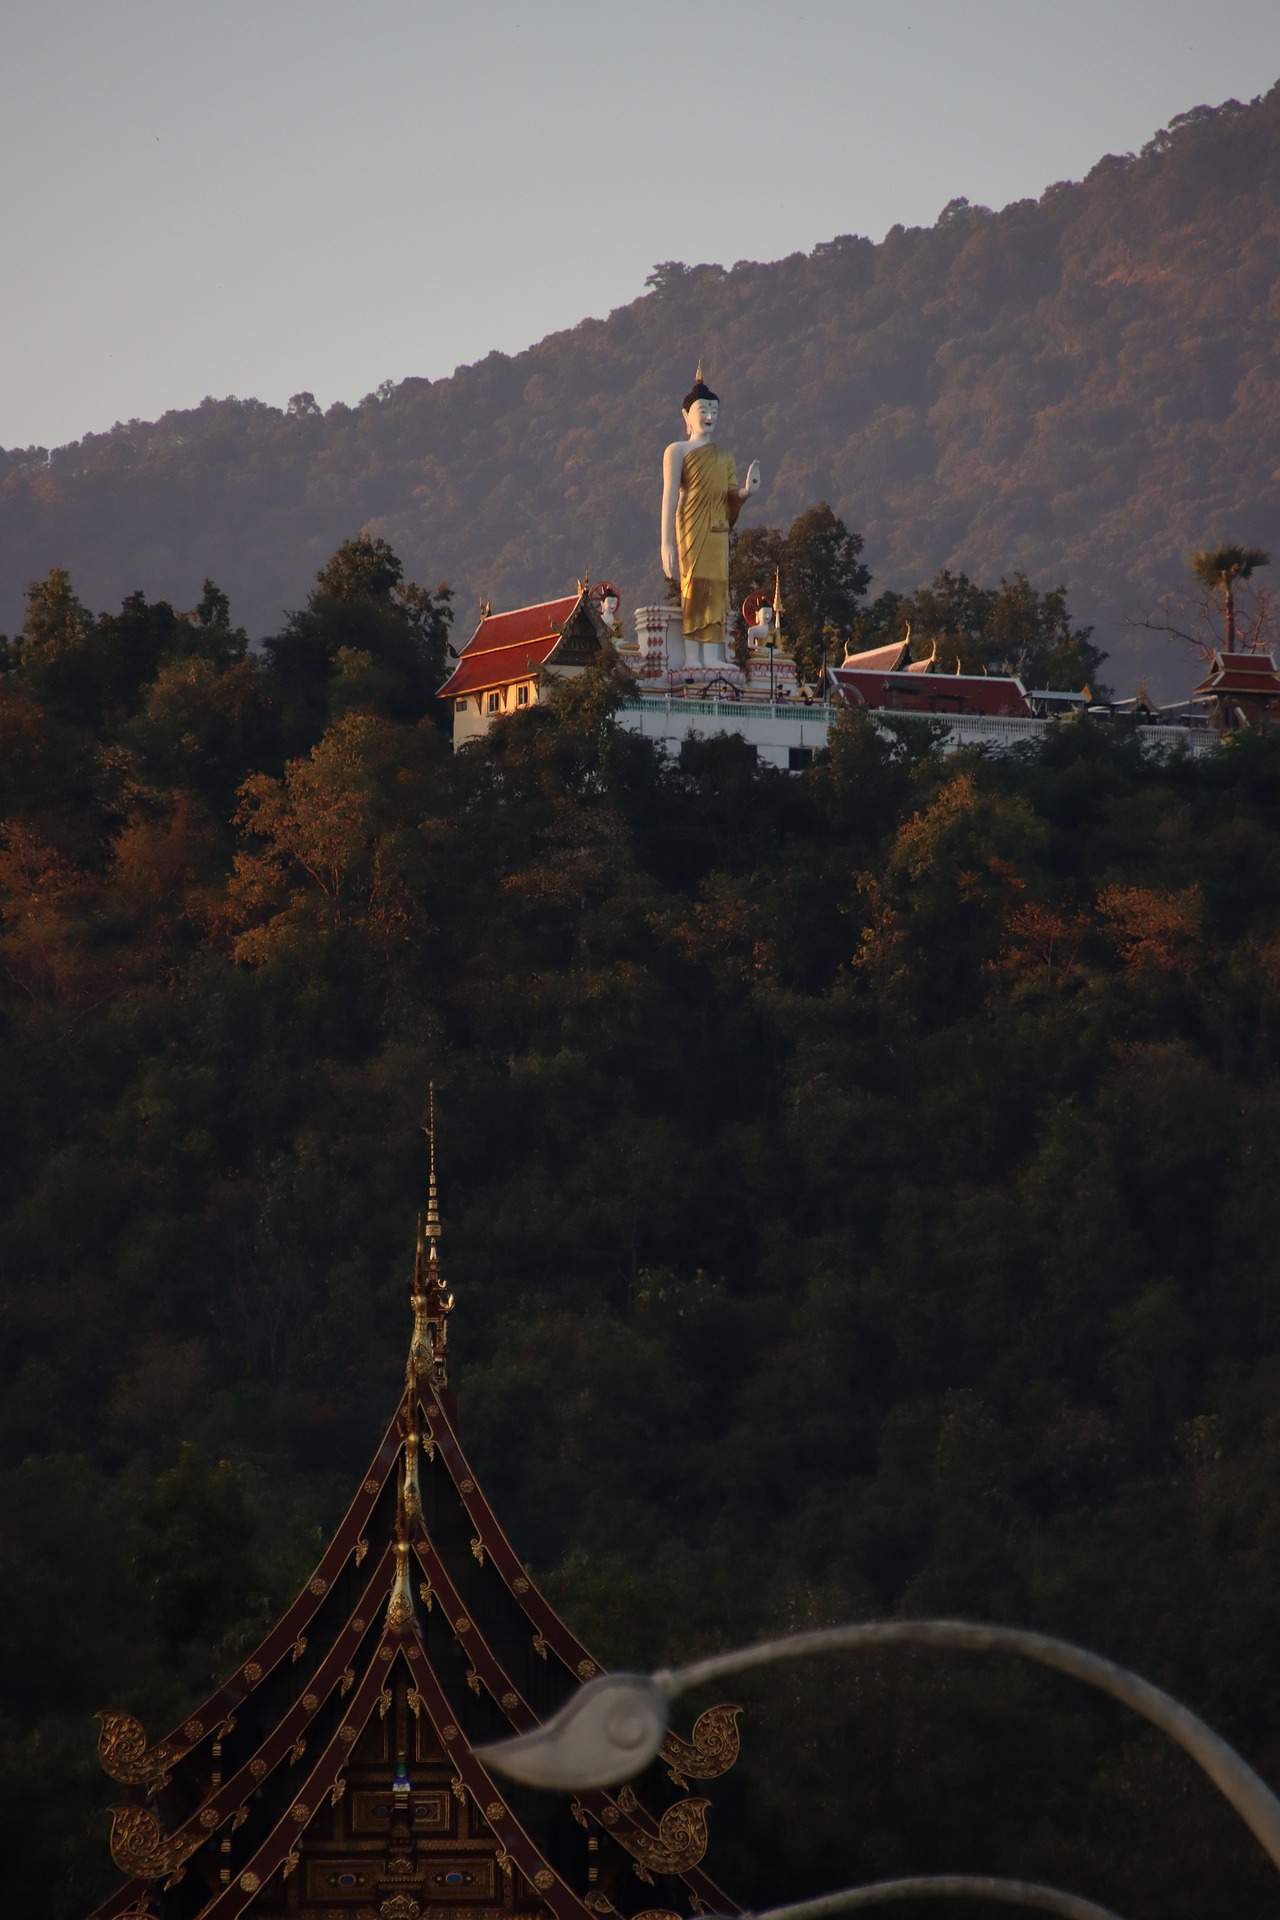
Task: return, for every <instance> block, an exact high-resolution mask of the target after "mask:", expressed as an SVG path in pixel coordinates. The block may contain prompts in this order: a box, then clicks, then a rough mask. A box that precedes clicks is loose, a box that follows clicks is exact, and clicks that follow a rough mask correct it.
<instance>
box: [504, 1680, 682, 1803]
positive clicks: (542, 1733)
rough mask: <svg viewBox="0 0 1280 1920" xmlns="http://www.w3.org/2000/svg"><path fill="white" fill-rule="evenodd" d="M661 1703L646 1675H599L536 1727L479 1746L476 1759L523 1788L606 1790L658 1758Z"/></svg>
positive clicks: (662, 1696)
mask: <svg viewBox="0 0 1280 1920" xmlns="http://www.w3.org/2000/svg"><path fill="white" fill-rule="evenodd" d="M667 1700H668V1694H667V1691H666V1689H665V1688H663V1687H662V1686H661V1685H660V1684H659V1683H658V1682H657V1681H656V1680H653V1679H651V1678H650V1677H649V1676H648V1675H646V1674H642V1673H606V1674H602V1675H601V1676H600V1678H599V1679H596V1680H589V1681H588V1682H587V1684H586V1686H584V1687H581V1688H579V1690H578V1692H577V1693H575V1694H574V1695H573V1697H572V1698H571V1699H570V1700H568V1701H567V1702H566V1704H565V1705H564V1706H563V1707H561V1709H560V1711H559V1713H557V1714H554V1715H553V1716H552V1718H551V1719H550V1720H547V1721H545V1722H544V1723H543V1725H542V1726H540V1727H535V1728H534V1729H533V1730H532V1731H531V1732H529V1733H521V1734H517V1735H515V1737H514V1738H513V1739H510V1740H500V1741H497V1742H496V1743H495V1744H494V1745H493V1746H490V1747H481V1748H479V1749H478V1750H477V1754H476V1757H477V1759H479V1760H480V1761H481V1762H482V1763H483V1764H484V1765H485V1766H487V1767H493V1768H495V1769H496V1770H497V1771H498V1772H499V1773H505V1774H506V1775H507V1776H508V1778H510V1779H512V1780H519V1781H520V1782H521V1783H522V1785H524V1786H527V1787H612V1786H615V1785H616V1784H617V1783H618V1781H620V1780H629V1779H631V1778H632V1777H633V1776H634V1775H635V1774H637V1773H641V1772H643V1770H644V1769H645V1767H647V1766H648V1764H649V1762H650V1761H651V1760H652V1759H653V1758H654V1756H655V1754H656V1753H657V1752H658V1749H659V1748H660V1747H661V1745H662V1740H663V1736H664V1734H665V1733H666V1731H667Z"/></svg>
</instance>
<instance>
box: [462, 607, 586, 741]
mask: <svg viewBox="0 0 1280 1920" xmlns="http://www.w3.org/2000/svg"><path fill="white" fill-rule="evenodd" d="M610 596H612V599H611V598H610ZM617 605H618V599H617V595H616V593H614V592H613V589H612V588H611V587H610V586H609V584H608V582H607V581H604V582H601V583H600V584H599V585H598V586H596V587H591V586H590V585H589V583H588V582H587V581H585V580H580V581H579V582H578V585H577V589H576V591H575V592H573V593H567V594H564V595H562V596H561V598H560V599H558V600H540V601H539V602H538V603H537V605H536V606H532V607H513V608H512V609H511V610H510V611H509V612H507V613H494V612H493V611H492V609H491V608H490V606H489V603H488V601H486V602H485V604H484V606H483V608H482V609H481V613H480V623H479V625H478V626H477V628H476V630H475V632H474V633H473V634H472V636H471V638H470V639H469V640H468V641H467V644H466V646H465V647H463V648H462V650H461V652H460V653H459V655H458V664H457V666H456V667H455V668H454V669H453V672H452V673H451V674H450V675H449V678H448V679H447V680H446V681H445V683H444V685H443V686H442V687H441V688H440V690H439V693H438V695H437V698H439V699H441V700H447V701H449V703H450V706H451V709H452V713H453V744H454V746H455V747H462V746H465V745H466V743H467V742H468V741H469V740H475V739H478V738H479V736H480V735H481V734H484V733H487V732H488V730H489V728H490V727H491V726H492V724H493V722H494V721H495V720H500V719H502V718H504V717H505V716H506V715H508V714H512V713H519V712H521V711H522V709H524V708H525V707H531V706H536V705H537V702H538V699H539V696H540V692H541V689H542V686H543V684H544V680H545V679H546V678H547V677H548V676H553V675H555V674H557V673H564V672H570V673H574V672H578V673H580V672H581V671H582V669H583V667H585V666H589V665H591V663H592V662H593V661H596V660H598V659H599V658H600V657H601V653H602V650H603V647H604V643H605V641H606V640H607V639H608V638H609V636H610V632H611V622H612V616H613V614H614V613H615V612H616V610H617Z"/></svg>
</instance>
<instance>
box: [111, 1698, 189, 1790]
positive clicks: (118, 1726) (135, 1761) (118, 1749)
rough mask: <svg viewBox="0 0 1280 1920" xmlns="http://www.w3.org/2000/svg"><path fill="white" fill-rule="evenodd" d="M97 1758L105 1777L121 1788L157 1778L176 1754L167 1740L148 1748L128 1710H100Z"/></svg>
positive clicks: (143, 1784) (140, 1785)
mask: <svg viewBox="0 0 1280 1920" xmlns="http://www.w3.org/2000/svg"><path fill="white" fill-rule="evenodd" d="M97 1718H98V1759H99V1761H100V1763H101V1766H102V1771H103V1772H104V1773H105V1774H106V1775H107V1777H108V1779H110V1780H115V1781H117V1782H118V1783H119V1784H120V1786H122V1787H142V1786H145V1785H146V1784H147V1782H148V1781H149V1780H155V1779H158V1777H159V1776H160V1775H161V1774H162V1773H163V1772H164V1771H165V1769H166V1768H167V1767H168V1766H169V1764H170V1762H171V1761H173V1760H176V1759H177V1758H178V1757H179V1754H180V1752H181V1749H175V1748H174V1747H173V1746H172V1745H171V1743H170V1742H169V1741H168V1740H162V1741H161V1742H160V1744H159V1746H157V1747H148V1745H147V1735H146V1730H145V1728H144V1727H143V1725H142V1722H141V1721H140V1720H135V1719H134V1717H133V1715H132V1714H131V1713H100V1714H99V1715H98V1716H97Z"/></svg>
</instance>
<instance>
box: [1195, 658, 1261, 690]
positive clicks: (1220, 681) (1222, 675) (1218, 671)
mask: <svg viewBox="0 0 1280 1920" xmlns="http://www.w3.org/2000/svg"><path fill="white" fill-rule="evenodd" d="M1228 693H1230V694H1246V695H1248V694H1252V695H1253V696H1254V697H1255V698H1256V697H1259V696H1260V697H1261V698H1263V699H1276V698H1280V673H1278V672H1277V671H1276V663H1275V661H1274V660H1273V659H1272V658H1271V655H1270V654H1269V653H1215V654H1214V655H1213V659H1212V663H1211V665H1210V667H1209V671H1208V673H1207V674H1206V675H1205V677H1204V679H1203V680H1202V681H1201V682H1200V685H1199V686H1198V687H1193V688H1192V691H1191V698H1192V699H1193V700H1211V699H1214V698H1216V697H1217V696H1218V695H1219V694H1228Z"/></svg>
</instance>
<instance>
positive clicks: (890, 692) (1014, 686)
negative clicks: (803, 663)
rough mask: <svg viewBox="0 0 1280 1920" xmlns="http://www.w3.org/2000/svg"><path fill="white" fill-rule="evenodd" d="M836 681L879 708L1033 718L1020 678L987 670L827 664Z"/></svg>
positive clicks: (858, 701) (858, 700) (856, 699)
mask: <svg viewBox="0 0 1280 1920" xmlns="http://www.w3.org/2000/svg"><path fill="white" fill-rule="evenodd" d="M828 673H829V677H830V680H831V684H832V686H833V687H834V688H835V689H836V691H837V692H839V693H841V694H843V695H844V697H845V699H846V700H850V701H852V702H853V703H854V704H855V705H858V706H864V707H870V708H872V709H874V710H876V711H880V710H886V711H889V712H897V713H924V714H932V715H935V716H936V717H937V718H938V719H946V717H947V716H948V714H977V715H981V716H984V717H988V718H1005V719H1019V720H1029V719H1031V718H1032V717H1033V716H1032V713H1031V706H1030V702H1029V701H1028V699H1027V695H1026V689H1025V688H1024V687H1023V684H1022V682H1021V680H1017V679H1014V678H1013V677H1011V676H1010V677H1005V676H1004V675H998V674H985V673H929V674H924V673H914V672H912V670H911V669H910V668H908V669H907V670H906V671H905V672H901V673H888V672H874V671H867V670H864V669H861V668H856V667H831V668H829V669H828Z"/></svg>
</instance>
